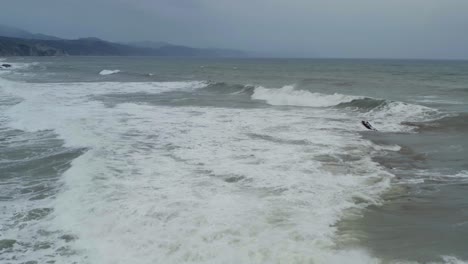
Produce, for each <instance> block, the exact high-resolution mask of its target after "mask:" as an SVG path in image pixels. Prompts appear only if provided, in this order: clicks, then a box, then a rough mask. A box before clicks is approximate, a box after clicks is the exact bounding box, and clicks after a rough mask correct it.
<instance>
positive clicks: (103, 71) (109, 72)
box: [99, 70, 120, 75]
mask: <svg viewBox="0 0 468 264" xmlns="http://www.w3.org/2000/svg"><path fill="white" fill-rule="evenodd" d="M119 72H120V70H102V71H101V72H99V75H111V74H116V73H119Z"/></svg>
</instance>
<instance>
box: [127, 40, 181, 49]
mask: <svg viewBox="0 0 468 264" xmlns="http://www.w3.org/2000/svg"><path fill="white" fill-rule="evenodd" d="M125 44H126V45H130V46H134V47H140V48H150V49H159V48H161V47H163V46H170V45H172V44H170V43H167V42H164V41H148V40H145V41H137V42H128V43H125Z"/></svg>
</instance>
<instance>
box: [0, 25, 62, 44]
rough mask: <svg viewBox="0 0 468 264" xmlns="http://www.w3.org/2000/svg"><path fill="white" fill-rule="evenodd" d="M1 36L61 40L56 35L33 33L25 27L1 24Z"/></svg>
mask: <svg viewBox="0 0 468 264" xmlns="http://www.w3.org/2000/svg"><path fill="white" fill-rule="evenodd" d="M0 36H3V37H10V38H23V39H42V40H60V38H57V37H54V36H48V35H44V34H33V33H31V32H28V31H26V30H23V29H19V28H15V27H10V26H5V25H0Z"/></svg>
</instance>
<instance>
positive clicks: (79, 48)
mask: <svg viewBox="0 0 468 264" xmlns="http://www.w3.org/2000/svg"><path fill="white" fill-rule="evenodd" d="M62 55H71V56H166V57H169V56H170V57H174V56H177V57H245V56H246V54H245V53H243V52H241V51H229V50H221V49H197V48H191V47H186V46H177V45H171V44H169V45H162V46H161V47H159V48H148V47H137V46H130V45H125V44H120V43H114V42H109V41H104V40H101V39H98V38H81V39H76V40H65V39H58V40H48V39H45V40H44V39H25V38H11V37H0V56H62Z"/></svg>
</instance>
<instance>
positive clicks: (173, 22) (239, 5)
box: [0, 0, 468, 59]
mask: <svg viewBox="0 0 468 264" xmlns="http://www.w3.org/2000/svg"><path fill="white" fill-rule="evenodd" d="M2 1H3V0H2ZM467 14H468V1H465V0H446V1H439V0H410V1H408V0H405V1H403V0H392V1H385V0H355V1H345V0H328V1H326V0H291V1H284V0H250V1H247V0H237V1H228V0H199V1H195V0H154V1H151V0H133V1H132V0H80V1H78V0H74V1H72V0H61V1H59V0H43V1H37V0H15V1H4V2H3V3H2V9H1V10H0V23H3V24H9V25H12V26H19V27H23V28H25V29H27V30H31V31H35V32H41V33H46V34H52V35H58V36H62V37H69V38H74V37H81V36H97V37H101V38H104V39H109V40H114V41H130V40H156V41H158V40H160V41H169V42H175V43H178V44H186V45H193V46H197V47H221V48H237V49H244V50H252V51H258V52H263V53H267V54H273V55H283V56H322V57H390V58H399V57H414V58H454V59H457V58H468V34H466V33H465V32H466V29H467V28H468V15H467Z"/></svg>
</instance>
